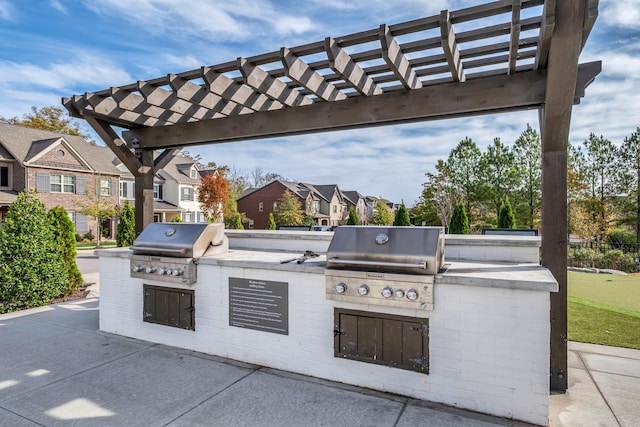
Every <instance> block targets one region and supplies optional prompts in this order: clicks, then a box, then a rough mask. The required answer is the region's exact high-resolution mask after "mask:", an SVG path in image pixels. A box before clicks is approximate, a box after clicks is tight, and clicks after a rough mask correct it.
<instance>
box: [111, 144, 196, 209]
mask: <svg viewBox="0 0 640 427" xmlns="http://www.w3.org/2000/svg"><path fill="white" fill-rule="evenodd" d="M118 163H119V162H118ZM118 168H119V170H120V173H121V175H120V179H121V184H120V202H121V204H122V203H124V201H125V200H129V201H130V203H131V204H133V203H135V182H134V178H133V175H132V174H131V173H130V172H129V171H128V170H127V168H126V167H125V166H124V165H123V164H122V163H119V164H118ZM200 176H201V175H200V171H199V169H198V165H197V164H196V162H195V161H193V160H192V159H191V158H190V157H187V156H182V155H177V156H175V157H174V158H173V159H172V160H171V161H170V162H169V163H168V164H167V165H166V166H165V167H164V168H163V169H161V170H159V171H157V172H156V176H155V177H154V180H153V220H154V221H155V222H170V221H173V220H174V219H175V218H176V217H179V218H180V220H181V221H183V222H206V218H205V216H204V214H203V213H202V211H201V210H200V204H199V203H198V188H199V187H200Z"/></svg>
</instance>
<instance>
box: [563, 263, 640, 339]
mask: <svg viewBox="0 0 640 427" xmlns="http://www.w3.org/2000/svg"><path fill="white" fill-rule="evenodd" d="M568 294H569V295H568V335H569V339H570V340H571V341H579V342H587V343H593V344H603V345H611V346H616V347H628V348H635V349H640V277H639V276H614V275H611V274H594V273H577V272H569V279H568Z"/></svg>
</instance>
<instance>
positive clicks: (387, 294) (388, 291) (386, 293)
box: [382, 286, 393, 298]
mask: <svg viewBox="0 0 640 427" xmlns="http://www.w3.org/2000/svg"><path fill="white" fill-rule="evenodd" d="M391 295H393V289H391V288H390V287H388V286H387V287H386V288H384V289H383V290H382V296H383V297H385V298H389V297H391Z"/></svg>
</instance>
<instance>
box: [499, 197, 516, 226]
mask: <svg viewBox="0 0 640 427" xmlns="http://www.w3.org/2000/svg"><path fill="white" fill-rule="evenodd" d="M498 228H516V217H515V216H514V215H513V209H511V203H510V202H509V198H508V197H507V198H505V199H504V200H503V201H502V205H501V206H500V216H499V217H498Z"/></svg>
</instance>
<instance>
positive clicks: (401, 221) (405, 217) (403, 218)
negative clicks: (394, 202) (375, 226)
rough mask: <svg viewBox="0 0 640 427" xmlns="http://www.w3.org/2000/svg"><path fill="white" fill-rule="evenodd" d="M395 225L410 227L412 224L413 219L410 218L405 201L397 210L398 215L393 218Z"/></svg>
mask: <svg viewBox="0 0 640 427" xmlns="http://www.w3.org/2000/svg"><path fill="white" fill-rule="evenodd" d="M393 225H395V226H397V227H398V226H399V227H408V226H410V225H411V220H410V219H409V212H407V208H406V207H405V206H404V203H401V204H400V206H399V207H398V210H397V211H396V216H395V217H394V219H393Z"/></svg>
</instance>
